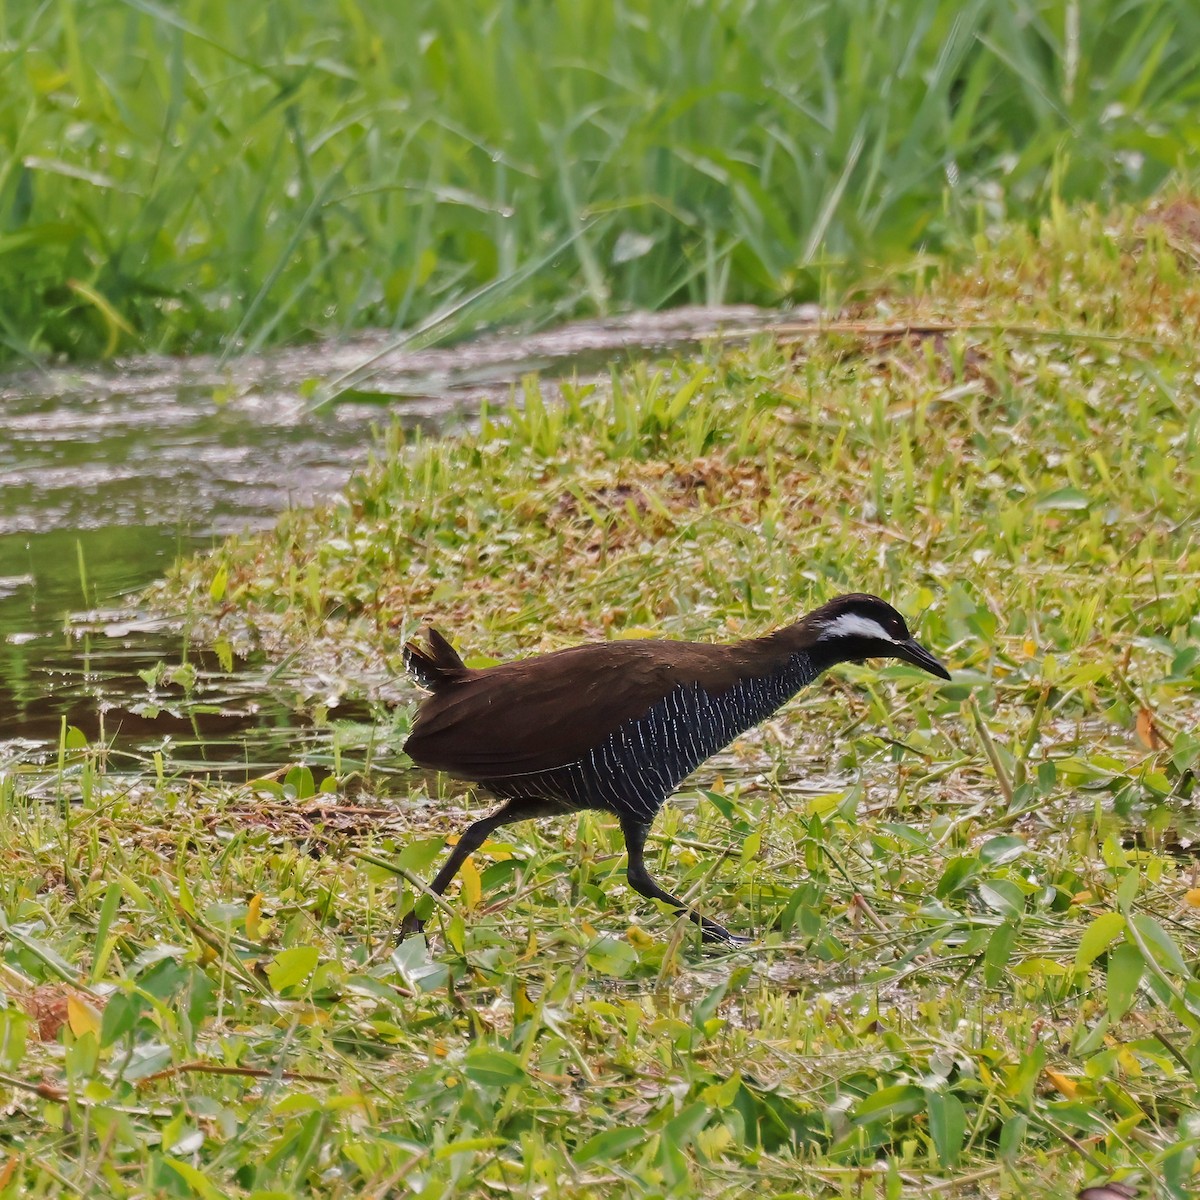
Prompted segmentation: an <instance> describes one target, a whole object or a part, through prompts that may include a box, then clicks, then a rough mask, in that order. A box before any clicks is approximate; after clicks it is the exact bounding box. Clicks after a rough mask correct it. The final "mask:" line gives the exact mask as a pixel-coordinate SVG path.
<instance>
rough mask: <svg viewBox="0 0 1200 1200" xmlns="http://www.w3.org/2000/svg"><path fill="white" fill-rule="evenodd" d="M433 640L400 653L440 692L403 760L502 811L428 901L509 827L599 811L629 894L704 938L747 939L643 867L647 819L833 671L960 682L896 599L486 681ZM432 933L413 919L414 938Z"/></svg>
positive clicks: (561, 661)
mask: <svg viewBox="0 0 1200 1200" xmlns="http://www.w3.org/2000/svg"><path fill="white" fill-rule="evenodd" d="M426 634H427V637H428V643H429V645H428V649H425V648H424V647H422V646H419V645H418V644H417V643H415V642H410V643H409V644H408V645H407V646H406V647H405V650H404V662H405V665H406V666H407V667H408V669H409V671H410V672H411V673H412V675H413V676H414V677H415V678H416V680H417V681H418V682H419V683H420V684H421V685H422V686H423V687H426V688H428V689H429V691H430V692H432V695H430V696H428V697H426V698H425V700H424V701H423V702H422V704H421V707H420V710H419V711H418V713H417V718H416V722H415V724H414V726H413V731H412V733H411V735H410V736H409V738H408V741H407V742H405V745H404V749H405V751H406V752H407V753H408V755H409V756H410V757H411V758H412V760H413V762H415V763H417V764H418V765H420V766H422V767H431V768H434V769H436V770H439V771H445V772H446V773H447V774H449V775H454V776H457V777H458V778H460V779H469V780H471V781H473V782H475V783H477V784H479V785H480V786H481V787H484V788H486V789H487V790H488V791H489V792H491V793H492V795H494V796H496V797H498V798H499V799H500V800H503V801H504V803H503V805H502V806H501V807H500V808H498V809H497V810H496V811H495V812H493V813H491V814H490V815H489V816H486V817H484V818H482V819H481V820H478V821H476V822H475V823H474V824H473V825H471V826H470V827H469V828H468V829H467V830H466V831H465V832H464V833H463V835H462V837H461V838H460V839H459V841H458V844H457V845H456V846H455V847H454V849H453V850H452V851H451V853H450V857H449V858H448V859H447V860H446V863H445V865H444V866H443V867H442V869H441V870H440V871H439V872H438V874H437V877H436V878H435V879H434V881H433V883H432V884H430V888H431V890H432V891H434V892H436V893H438V894H439V895H440V894H441V893H443V892H444V891H445V890H446V888H447V887H448V886H449V885H450V881H451V880H452V879H453V878H454V876H455V875H456V874H457V872H458V869H459V867H461V866H462V864H463V860H464V859H465V858H466V857H467V855H469V854H470V853H471V852H472V851H474V850H476V849H478V848H479V846H480V845H481V844H482V843H483V841H484V839H485V838H486V837H487V836H488V835H489V834H490V833H491V832H492V830H494V829H497V828H498V827H499V826H501V825H507V824H509V823H510V822H512V821H523V820H525V819H527V818H529V817H550V816H556V815H559V814H562V813H569V812H575V811H578V810H579V809H585V808H592V809H600V810H601V811H603V812H610V813H614V814H615V815H616V816H617V818H618V819H619V820H620V822H621V829H622V831H623V832H624V834H625V848H626V850H627V851H628V854H629V867H628V879H629V884H630V886H631V887H632V888H634V890H636V891H638V892H640V893H641V894H642V895H643V896H649V897H652V898H654V899H657V900H665V901H666V902H667V903H668V904H673V905H674V906H675V907H676V908H677V909H679V910H680V912H681V913H686V914H687V916H688V917H690V918H691V920H693V921H695V922H696V924H697V925H699V926H700V928H701V930H702V931H703V935H704V939H705V940H706V941H737V940H739V939H735V938H734V937H733V935H732V934H730V933H729V931H728V930H727V929H725V928H724V927H723V926H721V925H718V924H717V923H716V922H715V921H711V920H709V919H708V918H707V917H703V916H701V915H700V914H699V913H697V912H695V911H693V910H692V909H689V908H688V907H687V906H686V905H685V904H684V903H683V902H682V901H681V900H678V899H677V898H676V897H675V896H672V895H671V893H670V892H668V891H666V890H664V889H663V888H661V887H659V885H658V884H657V883H655V881H654V880H653V879H652V878H651V876H650V873H649V871H647V869H646V863H645V853H644V851H645V845H646V838H647V836H648V835H649V833H650V824H651V822H652V821H653V820H654V816H655V814H656V813H657V812H658V810H659V809H660V808H661V807H662V805H663V802H664V801H665V800H666V798H667V797H668V796H669V795H670V794H671V793H672V792H673V791H674V790H675V789H676V788H677V787H678V786H679V784H680V783H681V782H682V781H683V779H684V778H685V777H686V776H688V775H690V774H691V772H692V771H694V770H695V769H696V767H698V766H699V765H700V764H701V763H702V762H703V761H704V760H705V759H706V758H708V757H709V755H711V754H715V753H716V751H718V750H720V749H721V748H722V747H723V746H727V745H728V744H729V743H730V742H731V741H733V739H734V738H736V737H737V736H738V735H739V734H741V733H744V732H745V731H746V730H747V729H750V728H752V727H753V726H755V725H757V724H758V723H759V722H760V721H763V720H765V719H766V718H767V717H768V716H770V715H771V713H773V712H774V711H775V710H776V709H777V708H779V707H780V706H781V705H782V704H784V703H785V702H786V701H788V700H789V699H791V697H792V696H794V695H795V694H796V692H798V691H799V690H800V689H801V688H802V687H804V686H805V684H808V683H812V681H813V680H814V679H816V678H817V676H818V675H820V674H821V672H822V671H824V670H826V669H827V668H829V667H832V666H834V665H835V664H836V663H840V662H860V661H862V660H863V659H867V658H899V659H903V660H904V661H905V662H909V663H912V664H914V665H915V666H918V667H921V668H922V669H923V670H926V671H928V672H929V673H930V674H932V675H937V676H939V677H940V678H942V679H949V678H950V674H949V672H948V671H947V670H946V668H945V667H944V666H942V664H941V663H940V662H938V660H937V659H936V658H934V657H933V655H932V654H930V653H929V651H928V650H926V649H925V648H924V647H923V646H921V645H920V644H919V643H918V642H917V641H915V640H914V639H913V637H912V635H911V634H910V633H909V632H908V627H907V626H906V625H905V623H904V618H903V617H902V616H901V615H900V614H899V613H898V612H897V611H896V610H895V609H894V608H892V606H891V605H890V604H887V603H885V602H884V601H883V600H880V599H879V598H878V597H877V596H867V595H862V594H853V595H848V596H839V597H838V598H837V599H835V600H831V601H829V603H828V604H824V605H822V606H821V607H820V608H818V609H816V610H815V611H814V612H811V613H809V614H808V616H806V617H804V618H802V619H801V620H800V621H797V622H796V624H794V625H789V626H787V627H786V628H784V629H780V630H777V631H776V632H775V633H771V634H768V635H767V636H766V637H760V638H750V639H748V640H746V641H742V642H735V643H733V644H732V645H724V646H714V645H708V644H706V643H702V642H674V641H648V640H647V641H617V642H598V643H594V644H591V645H585V646H573V647H571V648H570V649H567V650H557V651H555V652H554V653H552V654H540V655H537V656H535V657H533V658H526V659H520V660H517V661H515V662H509V663H501V664H500V665H499V666H495V667H486V668H484V669H482V670H472V669H471V668H469V667H467V666H465V665H464V663H463V661H462V659H461V658H459V656H458V655H457V654H456V653H455V651H454V649H453V648H452V647H451V645H450V643H449V642H447V641H446V639H445V638H444V637H442V635H441V634H440V633H438V632H437V630H436V629H432V628H430V629H427V630H426ZM421 926H422V922H421V921H420V920H419V919H418V918H417V917H416V915H415V914H414V913H409V915H408V916H407V917H406V918H405V921H404V927H403V932H404V933H405V934H406V935H407V934H409V933H413V932H416V931H418V930H419V929H420V928H421Z"/></svg>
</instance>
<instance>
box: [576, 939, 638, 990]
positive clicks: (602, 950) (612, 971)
mask: <svg viewBox="0 0 1200 1200" xmlns="http://www.w3.org/2000/svg"><path fill="white" fill-rule="evenodd" d="M637 960H638V956H637V951H636V950H635V949H634V948H633V946H632V945H630V943H629V942H627V941H626V940H625V939H624V938H616V937H609V936H604V937H600V938H597V939H596V941H595V942H593V943H592V944H591V945H590V946H589V947H588V952H587V961H588V966H589V967H591V968H592V970H593V971H599V972H600V974H601V975H612V976H614V977H615V978H617V979H624V978H625V976H626V975H628V974H629V972H630V971H632V970H633V968H634V967H635V966H637Z"/></svg>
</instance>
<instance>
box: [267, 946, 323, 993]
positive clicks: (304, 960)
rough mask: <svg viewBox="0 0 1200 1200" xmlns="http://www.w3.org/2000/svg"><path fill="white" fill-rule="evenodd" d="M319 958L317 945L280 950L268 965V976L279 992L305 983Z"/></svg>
mask: <svg viewBox="0 0 1200 1200" xmlns="http://www.w3.org/2000/svg"><path fill="white" fill-rule="evenodd" d="M319 958H320V954H319V953H318V951H317V948H316V946H293V947H292V948H291V949H290V950H280V952H279V953H278V954H277V955H275V957H274V959H273V960H272V961H271V965H270V966H269V967H267V978H268V979H269V980H270V981H271V986H272V987H273V988H274V989H275V990H276V991H277V992H282V991H283V990H284V989H285V988H290V987H295V986H296V984H298V983H303V982H304V980H306V979H307V978H308V977H309V976H310V975H311V974H312V973H313V971H314V969H315V968H316V965H317V960H318V959H319Z"/></svg>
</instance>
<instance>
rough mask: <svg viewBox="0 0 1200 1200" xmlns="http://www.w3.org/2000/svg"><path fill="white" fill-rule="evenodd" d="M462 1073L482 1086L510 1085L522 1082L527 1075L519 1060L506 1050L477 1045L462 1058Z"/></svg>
mask: <svg viewBox="0 0 1200 1200" xmlns="http://www.w3.org/2000/svg"><path fill="white" fill-rule="evenodd" d="M463 1074H464V1075H466V1076H467V1078H468V1079H471V1080H474V1082H475V1083H481V1084H483V1085H484V1087H510V1086H511V1085H512V1084H514V1083H524V1082H525V1081H526V1080H527V1078H528V1076H527V1075H526V1074H525V1068H524V1067H523V1066H522V1065H521V1060H520V1059H519V1058H518V1057H517V1056H516V1055H515V1054H512V1053H510V1052H509V1051H507V1050H493V1049H491V1048H490V1047H488V1046H477V1047H475V1048H474V1049H472V1050H469V1051H468V1052H467V1055H466V1057H465V1058H464V1059H463Z"/></svg>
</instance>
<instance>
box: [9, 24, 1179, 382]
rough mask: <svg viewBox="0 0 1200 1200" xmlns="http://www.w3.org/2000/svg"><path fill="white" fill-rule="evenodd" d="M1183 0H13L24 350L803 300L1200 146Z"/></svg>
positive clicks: (16, 348)
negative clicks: (259, 1)
mask: <svg viewBox="0 0 1200 1200" xmlns="http://www.w3.org/2000/svg"><path fill="white" fill-rule="evenodd" d="M1198 47H1200V14H1198V13H1197V11H1196V9H1195V6H1194V5H1192V4H1190V3H1188V2H1187V0H1143V2H1141V3H1138V4H1134V5H1130V4H1126V3H1123V2H1120V0H1095V2H1093V3H1089V4H1087V5H1079V4H1078V3H1076V2H1075V0H1037V2H1033V3H1026V4H1022V5H1019V6H1015V7H1014V6H1013V5H1012V4H1010V3H1008V2H1007V0H972V2H971V3H967V4H948V3H945V2H944V0H920V2H917V3H913V2H905V3H898V2H889V3H877V2H876V0H853V2H847V3H840V4H815V5H796V4H791V3H788V2H787V0H762V2H759V3H754V4H745V3H742V2H740V0H739V2H737V3H714V4H709V5H701V6H695V5H691V6H689V5H679V4H671V3H661V2H660V3H652V2H650V0H639V2H637V3H627V4H618V5H614V4H612V3H610V2H609V0H583V2H577V3H571V4H565V3H558V4H556V3H550V2H549V0H539V2H538V3H534V4H528V3H523V2H518V0H462V2H461V3H454V4H448V3H440V2H431V0H426V2H422V3H414V4H408V5H403V6H396V5H390V4H386V3H380V2H378V0H355V2H350V3H345V4H341V5H337V6H329V5H324V4H320V3H316V2H315V0H299V2H296V3H290V4H286V5H274V6H270V7H269V8H266V7H264V8H254V7H251V8H247V6H245V5H236V4H232V3H229V0H184V2H183V3H175V4H171V5H169V6H168V5H158V4H152V3H148V2H144V0H95V2H89V3H82V2H80V0H63V2H62V3H55V4H44V5H8V6H2V7H0V78H2V79H3V87H0V357H7V358H13V357H16V356H26V355H31V354H32V355H44V354H46V353H55V352H62V353H66V354H71V355H75V356H80V357H94V356H97V355H101V354H111V353H113V352H115V351H117V350H121V351H124V352H129V351H133V350H137V349H147V350H167V351H186V350H189V349H195V348H213V347H217V346H223V347H226V348H228V349H229V350H231V351H237V350H240V349H242V348H251V349H254V348H257V347H259V346H261V345H263V344H268V343H272V342H276V341H279V340H295V339H297V338H302V337H305V336H308V335H310V334H314V333H321V334H336V333H339V332H342V331H344V330H346V329H350V328H357V327H361V326H363V325H367V324H369V325H378V326H385V327H386V326H394V327H396V328H411V327H412V326H413V325H415V324H416V323H418V322H420V321H421V320H422V319H424V318H426V317H428V316H429V315H430V314H433V313H437V312H440V311H444V310H446V309H448V308H449V307H451V306H453V305H455V304H457V303H458V302H459V301H461V300H462V299H463V297H465V296H468V295H470V294H472V293H473V292H475V291H476V290H477V289H480V288H489V287H490V288H493V290H492V291H491V292H489V293H488V295H487V296H486V297H484V298H483V299H482V300H481V301H480V302H479V303H477V304H475V305H473V306H472V307H470V309H469V310H468V311H467V312H466V313H464V314H460V315H459V316H457V317H454V318H452V319H450V320H449V321H448V322H447V328H448V330H449V331H450V332H453V331H454V330H455V329H456V328H457V327H458V326H459V324H462V325H464V326H466V327H468V328H469V327H471V326H473V325H474V324H475V323H476V322H479V321H485V320H510V321H511V320H524V319H526V318H527V317H528V316H529V314H530V313H531V312H532V313H534V314H538V315H541V316H543V317H547V318H550V317H553V316H556V315H557V316H561V315H562V314H564V313H573V312H605V311H608V310H610V309H612V308H617V307H622V306H627V305H635V306H641V307H658V306H662V305H669V304H674V303H678V302H680V301H684V300H704V301H720V300H754V301H761V302H767V303H776V302H778V301H780V300H783V299H787V298H791V297H799V298H813V297H815V296H816V295H817V294H818V292H819V291H820V290H821V288H822V287H823V286H824V287H825V288H826V289H827V290H829V289H832V290H833V292H834V294H835V295H836V294H837V293H838V291H839V289H840V288H842V287H843V286H845V285H846V284H847V283H853V282H856V281H857V280H859V279H861V278H863V277H864V276H866V277H872V276H873V274H874V273H875V272H876V271H877V270H885V271H886V270H887V269H889V268H891V267H893V266H894V265H896V264H897V263H904V262H907V261H909V260H910V258H911V256H912V254H913V252H914V251H916V250H918V249H937V248H939V247H943V246H945V245H946V244H947V243H948V242H956V241H958V240H960V239H961V235H962V233H963V232H964V231H967V232H970V231H973V230H975V229H976V228H978V227H980V226H981V225H983V224H986V223H989V222H994V221H996V220H997V219H998V218H999V217H1000V216H1002V215H1004V214H1008V215H1009V216H1010V217H1013V218H1016V219H1024V218H1027V217H1034V216H1036V215H1037V214H1040V213H1044V212H1046V210H1047V207H1048V203H1049V199H1050V196H1051V194H1052V192H1054V191H1057V194H1058V195H1059V196H1060V198H1062V199H1064V200H1067V201H1070V200H1073V199H1077V198H1085V199H1089V200H1093V201H1101V202H1108V201H1110V200H1112V199H1114V198H1120V197H1132V196H1138V195H1145V194H1148V193H1149V192H1150V191H1151V190H1153V189H1154V188H1155V187H1156V186H1157V185H1158V184H1159V183H1160V182H1161V180H1162V179H1163V177H1164V175H1165V174H1166V173H1168V172H1170V171H1172V170H1174V169H1176V168H1180V167H1182V168H1184V169H1192V168H1194V166H1195V163H1196V146H1195V134H1194V113H1195V111H1196V106H1197V99H1198V89H1200V83H1198V82H1197V81H1200V49H1198Z"/></svg>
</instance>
